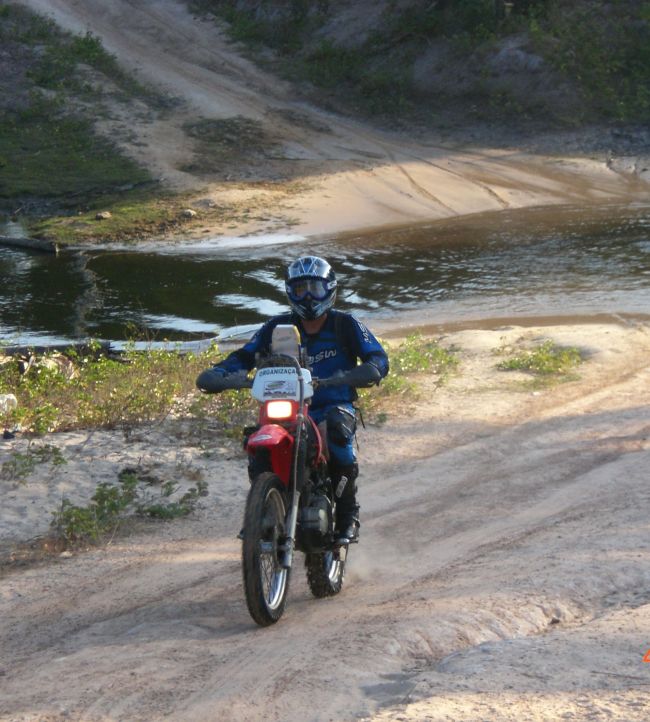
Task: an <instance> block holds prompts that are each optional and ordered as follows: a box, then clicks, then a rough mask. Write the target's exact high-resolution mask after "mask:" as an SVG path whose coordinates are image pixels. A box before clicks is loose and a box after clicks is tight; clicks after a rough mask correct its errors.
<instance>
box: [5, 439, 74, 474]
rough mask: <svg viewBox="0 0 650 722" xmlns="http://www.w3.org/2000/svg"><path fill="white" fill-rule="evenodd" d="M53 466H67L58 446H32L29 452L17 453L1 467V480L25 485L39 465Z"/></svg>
mask: <svg viewBox="0 0 650 722" xmlns="http://www.w3.org/2000/svg"><path fill="white" fill-rule="evenodd" d="M45 463H50V464H51V465H52V466H60V465H62V464H66V463H67V462H66V460H65V457H64V456H63V454H62V453H61V450H60V449H59V448H58V446H54V445H53V444H30V445H29V447H28V449H27V451H25V452H23V453H21V452H15V453H13V454H12V455H11V456H10V458H9V459H8V460H7V461H5V462H3V463H2V466H0V480H2V481H12V482H14V483H18V484H23V483H25V481H26V479H27V477H28V476H29V475H30V474H31V473H32V472H33V471H34V469H35V468H36V467H37V465H39V464H45Z"/></svg>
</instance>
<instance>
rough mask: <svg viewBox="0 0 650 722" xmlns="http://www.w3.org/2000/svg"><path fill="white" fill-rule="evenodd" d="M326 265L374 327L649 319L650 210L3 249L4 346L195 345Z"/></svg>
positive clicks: (240, 324)
mask: <svg viewBox="0 0 650 722" xmlns="http://www.w3.org/2000/svg"><path fill="white" fill-rule="evenodd" d="M306 253H314V254H317V255H322V256H325V257H326V258H328V259H329V260H330V262H331V263H332V265H333V266H334V268H335V269H336V271H337V274H338V277H339V289H340V290H339V299H338V307H339V308H342V309H344V310H349V311H352V312H354V313H355V314H357V315H358V316H359V317H361V318H363V319H365V320H367V321H368V323H369V324H370V325H371V326H373V328H374V327H386V326H387V325H390V324H394V323H395V322H396V320H398V319H404V320H405V322H406V321H408V323H409V324H411V325H417V324H440V325H453V324H461V323H469V322H487V321H488V320H490V319H492V320H495V319H501V320H503V319H530V318H537V317H566V316H573V317H576V316H579V317H584V318H586V319H588V318H590V317H602V316H603V314H604V315H611V316H615V317H620V316H624V317H634V318H643V319H650V205H645V204H638V205H633V206H625V207H621V206H614V205H600V206H594V207H591V208H573V207H564V208H534V209H525V210H517V211H500V212H498V213H484V214H477V215H473V216H466V217H462V218H455V219H452V220H447V221H441V222H436V223H429V224H426V225H419V226H411V227H408V228H399V229H391V230H382V231H381V232H366V233H363V234H349V235H346V236H342V237H337V238H323V239H311V240H304V239H298V238H296V237H292V236H286V237H284V238H283V237H270V238H260V237H257V238H256V237H251V238H248V239H223V238H221V239H214V240H213V241H207V242H201V243H186V244H182V243H174V244H169V243H151V244H147V245H145V246H139V247H138V248H137V249H134V248H129V247H128V246H122V247H117V246H106V247H104V248H101V249H100V248H93V249H90V250H85V251H83V252H78V251H65V252H62V253H60V254H59V255H58V256H53V255H48V254H42V253H39V252H32V251H24V250H18V249H13V248H8V247H4V248H0V272H1V274H2V279H3V282H2V287H1V288H0V314H1V315H0V339H1V340H2V343H4V344H10V345H14V344H15V345H27V344H34V345H44V344H54V343H67V342H68V341H80V340H85V339H88V338H94V339H101V340H108V341H114V342H123V341H124V340H126V339H132V338H137V339H143V338H144V339H153V340H163V339H170V340H191V339H196V338H201V337H208V336H214V335H217V334H222V335H227V334H229V333H231V332H233V330H235V331H241V332H243V333H245V332H247V331H248V330H250V329H251V328H252V327H253V326H255V325H257V324H259V323H260V322H261V321H263V320H264V319H265V318H267V317H268V316H270V315H272V314H274V313H277V312H280V311H282V310H285V309H286V303H285V297H284V284H283V273H284V268H285V266H286V264H287V262H288V261H289V260H291V259H293V258H294V257H297V256H299V255H304V254H306Z"/></svg>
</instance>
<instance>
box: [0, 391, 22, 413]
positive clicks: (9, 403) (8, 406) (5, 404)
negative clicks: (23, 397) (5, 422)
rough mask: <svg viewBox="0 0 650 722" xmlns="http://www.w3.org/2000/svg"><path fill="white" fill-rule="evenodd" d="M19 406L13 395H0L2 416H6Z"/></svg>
mask: <svg viewBox="0 0 650 722" xmlns="http://www.w3.org/2000/svg"><path fill="white" fill-rule="evenodd" d="M17 406H18V399H17V398H16V397H15V396H14V395H13V394H0V414H6V413H8V412H9V411H11V410H12V409H15V408H16V407H17Z"/></svg>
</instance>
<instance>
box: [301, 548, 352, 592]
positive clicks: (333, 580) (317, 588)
mask: <svg viewBox="0 0 650 722" xmlns="http://www.w3.org/2000/svg"><path fill="white" fill-rule="evenodd" d="M346 553H347V550H345V551H341V550H337V551H326V552H318V553H313V554H307V555H306V556H305V568H306V570H307V583H308V584H309V588H310V589H311V593H312V594H313V595H314V596H315V597H316V598H317V599H322V598H323V597H333V596H334V595H335V594H338V593H339V592H340V591H341V589H342V588H343V580H344V578H345V559H344V558H342V557H341V555H342V554H346Z"/></svg>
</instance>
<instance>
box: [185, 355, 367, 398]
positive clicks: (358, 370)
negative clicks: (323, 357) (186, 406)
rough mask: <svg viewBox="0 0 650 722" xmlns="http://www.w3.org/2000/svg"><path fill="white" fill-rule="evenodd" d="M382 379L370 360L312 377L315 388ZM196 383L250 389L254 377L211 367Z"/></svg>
mask: <svg viewBox="0 0 650 722" xmlns="http://www.w3.org/2000/svg"><path fill="white" fill-rule="evenodd" d="M297 368H299V366H298V367H297ZM380 381H381V373H380V371H379V369H378V368H377V367H376V366H375V365H374V364H372V363H369V362H366V363H362V364H359V366H355V368H353V369H349V370H348V371H339V372H338V373H335V374H334V375H333V376H330V377H328V378H326V379H318V378H312V384H313V386H314V388H317V387H318V386H322V387H324V388H325V387H327V386H353V387H355V388H365V387H368V386H374V385H375V384H378V383H379V382H380ZM196 385H197V386H198V387H199V389H200V390H201V391H204V392H205V393H208V394H218V393H221V392H222V391H229V390H233V389H250V388H251V387H252V386H253V379H249V378H248V375H247V373H246V371H238V372H236V373H232V374H224V373H223V372H222V371H220V370H217V369H214V368H211V369H207V370H206V371H203V372H202V373H201V374H199V377H198V378H197V379H196Z"/></svg>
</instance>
